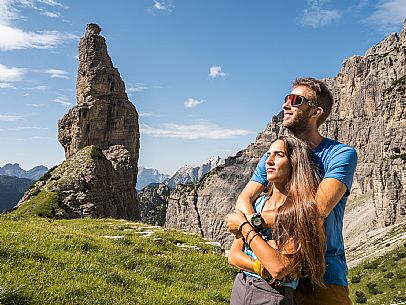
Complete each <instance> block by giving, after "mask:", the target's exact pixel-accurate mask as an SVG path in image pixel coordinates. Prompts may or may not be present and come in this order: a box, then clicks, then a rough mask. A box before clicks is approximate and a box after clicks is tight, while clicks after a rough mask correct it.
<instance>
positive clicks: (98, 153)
mask: <svg viewBox="0 0 406 305" xmlns="http://www.w3.org/2000/svg"><path fill="white" fill-rule="evenodd" d="M103 156H104V155H103V152H102V150H101V149H100V148H99V147H97V146H93V145H92V146H91V149H90V157H92V158H93V159H101V158H103Z"/></svg>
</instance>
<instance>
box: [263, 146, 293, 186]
mask: <svg viewBox="0 0 406 305" xmlns="http://www.w3.org/2000/svg"><path fill="white" fill-rule="evenodd" d="M290 173H291V165H290V161H289V158H288V156H287V153H286V149H285V144H284V143H283V141H282V140H276V141H275V142H273V143H272V145H271V147H269V150H268V159H267V161H266V178H267V180H268V181H269V182H273V183H275V182H276V183H282V184H287V182H288V181H289V178H290Z"/></svg>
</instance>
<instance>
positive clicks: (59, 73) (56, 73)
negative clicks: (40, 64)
mask: <svg viewBox="0 0 406 305" xmlns="http://www.w3.org/2000/svg"><path fill="white" fill-rule="evenodd" d="M43 72H44V73H46V74H49V75H50V76H51V77H52V78H66V79H69V76H68V72H66V71H63V70H58V69H47V70H44V71H43Z"/></svg>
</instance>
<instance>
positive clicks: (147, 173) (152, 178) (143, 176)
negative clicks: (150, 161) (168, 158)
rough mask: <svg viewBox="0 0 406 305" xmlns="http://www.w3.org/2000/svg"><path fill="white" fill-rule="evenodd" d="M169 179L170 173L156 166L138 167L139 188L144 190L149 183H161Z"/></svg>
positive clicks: (137, 187)
mask: <svg viewBox="0 0 406 305" xmlns="http://www.w3.org/2000/svg"><path fill="white" fill-rule="evenodd" d="M167 179H169V175H167V174H162V173H160V172H159V171H158V170H157V169H155V168H145V167H142V166H140V167H138V176H137V185H136V189H137V190H142V189H143V188H144V187H146V186H147V185H150V184H151V183H152V184H159V183H162V182H164V181H165V180H167Z"/></svg>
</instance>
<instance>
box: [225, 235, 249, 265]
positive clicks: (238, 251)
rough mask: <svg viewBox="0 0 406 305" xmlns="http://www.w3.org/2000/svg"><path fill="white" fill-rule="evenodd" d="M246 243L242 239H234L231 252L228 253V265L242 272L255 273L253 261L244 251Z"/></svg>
mask: <svg viewBox="0 0 406 305" xmlns="http://www.w3.org/2000/svg"><path fill="white" fill-rule="evenodd" d="M243 246H244V242H243V240H242V238H239V239H234V241H233V244H232V246H231V249H230V252H228V255H227V258H228V263H229V264H230V265H232V266H234V267H237V268H239V269H241V270H245V271H250V272H253V270H254V269H253V264H254V262H253V261H252V259H251V258H250V257H249V256H248V255H247V254H245V253H244V252H243V251H242V248H243Z"/></svg>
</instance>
